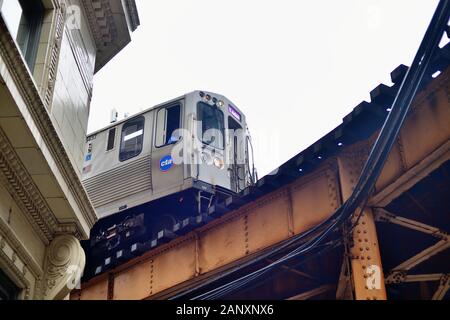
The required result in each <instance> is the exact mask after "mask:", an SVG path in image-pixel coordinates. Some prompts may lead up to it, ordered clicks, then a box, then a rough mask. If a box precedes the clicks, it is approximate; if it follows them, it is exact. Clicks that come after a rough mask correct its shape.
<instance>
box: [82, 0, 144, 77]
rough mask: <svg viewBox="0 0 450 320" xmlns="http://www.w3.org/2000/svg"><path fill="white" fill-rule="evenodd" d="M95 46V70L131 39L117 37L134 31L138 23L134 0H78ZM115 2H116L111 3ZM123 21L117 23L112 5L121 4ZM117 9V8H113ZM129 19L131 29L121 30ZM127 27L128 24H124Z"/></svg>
mask: <svg viewBox="0 0 450 320" xmlns="http://www.w3.org/2000/svg"><path fill="white" fill-rule="evenodd" d="M80 1H81V4H82V5H83V8H84V12H85V13H86V17H87V20H88V23H89V26H90V29H91V32H92V35H93V37H94V41H95V43H96V46H97V61H96V66H95V71H96V72H97V71H98V70H99V69H100V68H102V67H103V66H104V65H105V64H106V63H107V62H108V61H109V60H110V59H111V58H112V57H113V56H115V55H116V54H117V53H118V52H119V51H120V50H121V49H122V48H123V47H124V46H125V45H126V44H127V43H128V42H129V41H130V40H131V39H130V38H129V37H128V38H126V37H123V39H121V38H119V37H120V36H119V35H124V34H126V33H127V32H129V31H134V30H136V28H137V27H138V26H139V24H140V20H139V15H138V11H137V7H136V2H135V0H124V1H123V3H122V1H120V0H80ZM112 2H116V3H112ZM123 5H125V7H123V14H124V17H123V19H124V23H123V24H122V25H121V24H120V23H119V25H117V24H116V23H117V21H116V20H115V18H114V15H116V16H117V12H113V9H112V6H115V7H117V6H123ZM115 9H117V8H115ZM125 16H126V17H125ZM126 21H129V23H130V28H131V30H122V29H123V28H124V26H125V25H126V23H127V22H126ZM126 28H127V29H128V26H126ZM119 29H121V30H120V31H119Z"/></svg>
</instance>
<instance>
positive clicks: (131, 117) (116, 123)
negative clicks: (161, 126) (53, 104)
mask: <svg viewBox="0 0 450 320" xmlns="http://www.w3.org/2000/svg"><path fill="white" fill-rule="evenodd" d="M199 92H204V93H206V94H210V95H213V96H216V97H220V98H222V99H224V100H227V101H230V102H231V100H230V99H228V98H227V97H225V96H224V95H221V94H218V93H215V92H211V91H205V90H194V91H191V92H188V93H186V94H183V95H181V96H178V97H176V98H173V99H170V100H167V101H164V102H162V103H159V104H157V105H155V106H152V107H149V108H147V109H144V110H142V111H139V112H137V113H135V114H133V115H131V116H128V117H126V118H124V119H121V120H119V121H116V122H113V123H110V124H109V125H107V126H105V127H103V128H101V129H98V130H95V131H93V132H91V133H89V134H88V135H87V137H91V136H94V135H96V134H99V133H100V132H103V131H107V130H109V129H111V128H114V127H117V126H118V125H120V124H122V123H124V122H127V121H128V120H130V119H133V118H135V117H138V116H140V115H143V114H145V113H147V112H149V111H151V110H153V109H157V108H160V107H162V106H164V105H167V104H170V103H172V102H176V101H179V100H181V99H183V98H185V97H187V96H189V95H192V94H197V93H199ZM231 103H232V102H231ZM232 105H233V107H234V108H235V109H237V111H239V112H240V113H241V114H242V115H244V114H243V113H242V111H241V110H240V109H239V107H236V105H235V104H234V103H232ZM244 118H245V115H244Z"/></svg>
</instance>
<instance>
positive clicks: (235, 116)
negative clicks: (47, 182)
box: [82, 91, 257, 276]
mask: <svg viewBox="0 0 450 320" xmlns="http://www.w3.org/2000/svg"><path fill="white" fill-rule="evenodd" d="M86 151H87V152H86V156H85V163H84V167H83V176H82V182H83V185H84V187H85V189H86V191H87V193H88V195H89V198H90V199H91V202H92V204H93V206H94V207H95V209H96V211H97V214H98V216H99V217H100V220H99V221H98V223H97V224H96V225H95V226H94V228H93V229H92V231H91V237H90V240H89V241H86V242H84V243H83V247H84V249H85V251H86V253H87V259H88V270H87V274H88V276H93V275H96V274H99V273H101V272H102V271H104V270H105V269H107V268H108V265H111V264H112V259H115V257H113V256H114V254H115V253H116V252H119V251H120V249H126V248H128V249H130V248H129V247H130V246H132V245H134V248H133V249H134V250H136V249H137V248H136V244H144V243H148V242H149V241H151V240H152V239H158V238H159V239H161V238H162V237H164V236H165V235H164V233H166V234H171V233H173V232H176V230H174V228H176V226H177V225H178V226H179V225H180V223H182V222H183V221H184V220H185V219H186V218H188V219H189V218H191V219H198V218H200V220H202V219H204V218H205V217H206V215H207V212H208V208H209V207H210V206H211V205H213V204H215V203H216V202H217V201H220V200H223V199H224V198H225V197H228V196H230V195H237V194H238V193H239V192H240V191H242V190H243V189H245V188H246V187H248V186H250V185H252V184H254V183H255V181H256V180H257V178H256V171H255V169H254V165H253V155H252V147H251V140H250V135H249V131H248V127H247V123H246V118H245V115H244V114H243V113H242V111H241V110H240V109H239V108H238V107H236V105H234V104H233V103H232V102H231V101H230V100H228V99H227V98H226V97H224V96H222V95H219V94H215V93H211V92H205V91H194V92H192V93H189V94H186V95H184V96H182V97H179V98H176V99H173V100H171V101H168V102H165V103H163V104H160V105H158V106H155V107H153V108H150V109H148V110H145V111H143V112H140V113H139V114H137V115H134V116H133V117H130V118H127V119H123V120H121V121H120V122H114V123H112V124H110V125H109V126H107V127H106V128H103V129H101V130H99V131H96V132H94V133H92V134H90V135H89V136H88V137H87V146H86ZM161 232H163V234H162V235H161ZM128 249H127V250H128ZM127 250H125V251H120V252H121V253H120V254H121V255H122V254H123V252H126V251H127ZM91 266H95V268H94V269H93V270H89V268H91Z"/></svg>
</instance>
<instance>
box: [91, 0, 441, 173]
mask: <svg viewBox="0 0 450 320" xmlns="http://www.w3.org/2000/svg"><path fill="white" fill-rule="evenodd" d="M437 3H438V1H437V0H395V1H393V0H340V1H336V0H328V1H325V0H321V1H300V0H226V1H225V0H222V1H219V0H151V1H148V0H137V5H138V9H139V15H140V18H141V26H140V27H139V28H138V30H137V31H136V32H135V33H134V34H133V41H132V43H131V44H129V45H128V46H127V47H126V48H125V49H124V50H123V51H122V52H121V53H120V54H119V55H118V56H116V57H115V58H114V59H113V60H112V61H111V62H110V63H109V64H108V65H107V66H105V67H104V68H103V69H102V70H101V71H100V72H98V73H97V75H96V77H95V83H94V97H93V101H92V106H91V116H90V123H89V131H90V132H92V131H93V130H97V129H100V128H101V127H103V126H105V125H107V124H108V122H109V120H110V110H111V109H112V108H116V109H117V110H118V111H119V114H120V115H121V116H123V114H124V113H125V112H127V113H129V114H130V115H132V114H133V113H136V112H139V111H141V110H142V109H146V108H148V107H151V106H154V105H156V104H159V103H161V102H164V101H166V100H169V99H172V98H175V97H177V96H180V95H182V94H184V93H187V92H190V91H193V90H197V89H200V90H207V91H212V92H217V93H220V94H223V95H225V96H226V97H228V98H229V99H230V100H231V101H233V102H234V103H235V104H236V105H237V106H238V107H239V108H240V109H241V110H243V112H244V113H245V114H246V116H247V120H248V124H249V127H250V131H251V133H252V136H253V140H254V145H255V153H256V154H255V157H256V166H257V168H258V173H259V176H260V177H261V176H263V175H265V174H267V173H269V172H270V171H272V170H273V169H274V168H276V167H278V166H279V165H280V164H282V163H283V162H285V161H286V160H288V159H290V158H291V157H292V156H294V155H295V154H297V153H299V152H300V151H301V150H303V149H305V148H306V147H308V146H309V145H311V144H312V143H314V142H315V141H316V140H318V139H319V138H321V137H322V136H323V135H325V134H326V133H328V132H329V131H330V130H332V129H333V128H335V127H336V126H337V125H339V124H340V123H341V122H342V118H343V117H344V116H345V115H346V114H348V113H349V112H350V111H351V110H352V109H353V108H354V107H355V106H356V105H357V104H358V103H359V102H361V101H362V100H367V101H370V100H369V99H370V98H369V92H370V91H371V90H372V89H373V88H374V87H375V86H377V85H378V84H379V83H381V82H383V83H385V84H391V81H390V76H389V74H390V72H391V71H392V70H393V69H394V68H395V67H396V66H398V65H399V64H401V63H403V64H406V65H410V64H411V61H412V59H413V57H414V54H415V53H416V51H417V48H418V46H419V44H420V41H421V39H422V37H423V35H424V33H425V30H426V27H427V26H428V23H429V22H430V20H431V17H432V14H433V12H434V10H435V8H436V6H437Z"/></svg>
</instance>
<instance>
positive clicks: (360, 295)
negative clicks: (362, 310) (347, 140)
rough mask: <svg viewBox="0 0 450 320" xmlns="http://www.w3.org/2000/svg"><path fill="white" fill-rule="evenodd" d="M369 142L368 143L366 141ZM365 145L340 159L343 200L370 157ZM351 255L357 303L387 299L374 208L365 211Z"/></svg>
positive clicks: (353, 233)
mask: <svg viewBox="0 0 450 320" xmlns="http://www.w3.org/2000/svg"><path fill="white" fill-rule="evenodd" d="M365 143H367V142H365ZM367 151H368V148H367V145H365V144H359V145H355V146H354V147H351V149H348V150H346V151H345V152H343V153H342V154H341V155H339V156H338V165H339V178H340V182H341V190H342V198H343V200H344V201H345V200H347V199H348V198H349V197H350V196H351V194H352V192H353V189H354V187H355V185H356V183H357V180H358V177H359V174H360V172H361V170H362V166H363V165H364V162H365V160H366V158H367V153H368V152H367ZM352 221H353V222H354V223H356V217H354V218H353V219H352ZM349 237H350V249H349V251H350V256H351V274H352V277H351V278H352V279H353V282H354V283H353V285H354V286H353V287H354V290H355V294H354V297H355V299H357V300H386V287H385V284H384V274H383V267H382V264H381V255H380V249H379V245H378V237H377V231H376V227H375V220H374V217H373V212H372V209H370V208H365V209H364V210H363V212H362V215H361V218H360V219H359V222H358V224H357V225H356V226H355V228H354V229H353V230H352V231H351V234H350V235H349Z"/></svg>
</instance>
